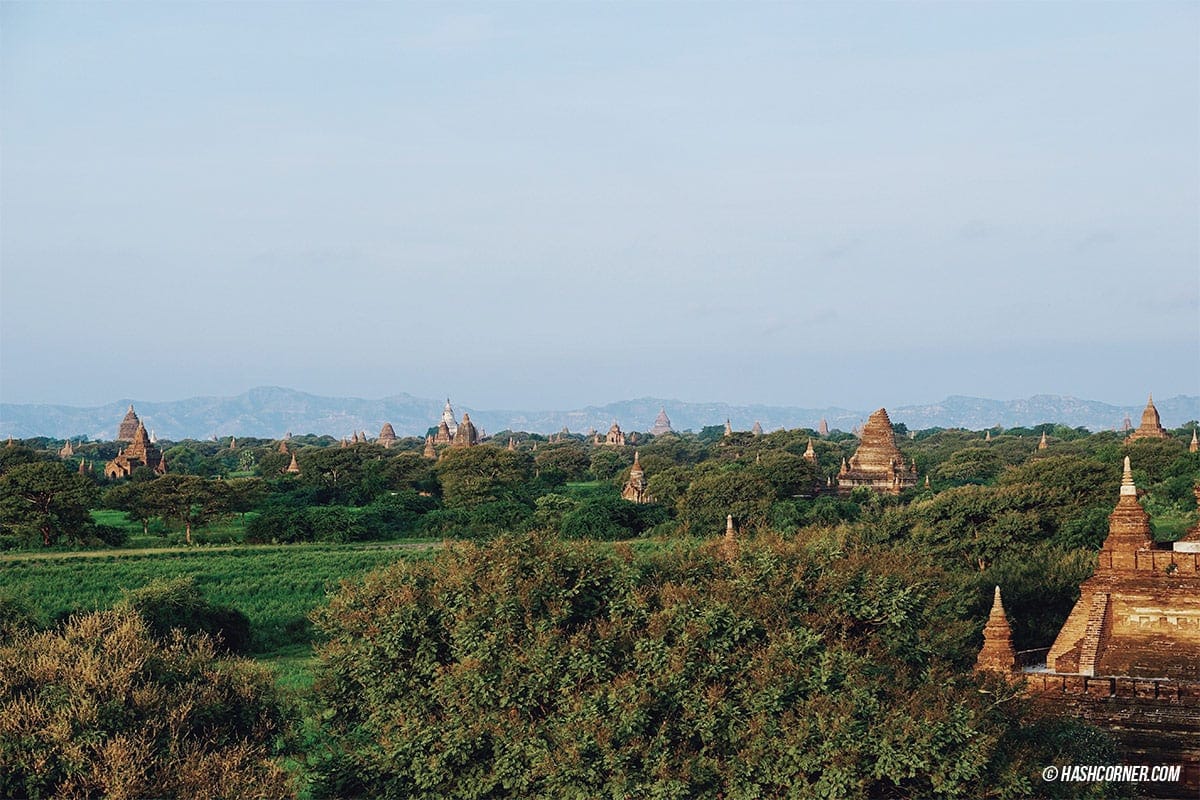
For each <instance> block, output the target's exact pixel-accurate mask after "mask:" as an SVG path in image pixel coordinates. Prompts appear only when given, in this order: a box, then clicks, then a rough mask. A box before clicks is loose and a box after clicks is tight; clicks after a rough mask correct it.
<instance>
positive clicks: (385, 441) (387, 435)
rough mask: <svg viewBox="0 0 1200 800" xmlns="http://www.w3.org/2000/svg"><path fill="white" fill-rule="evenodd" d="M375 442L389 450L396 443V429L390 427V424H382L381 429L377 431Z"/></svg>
mask: <svg viewBox="0 0 1200 800" xmlns="http://www.w3.org/2000/svg"><path fill="white" fill-rule="evenodd" d="M377 441H378V443H379V444H381V445H383V446H384V447H385V448H389V449H390V448H391V446H392V445H394V444H395V443H396V429H395V428H393V427H392V423H390V422H385V423H383V427H382V428H380V429H379V439H378V440H377Z"/></svg>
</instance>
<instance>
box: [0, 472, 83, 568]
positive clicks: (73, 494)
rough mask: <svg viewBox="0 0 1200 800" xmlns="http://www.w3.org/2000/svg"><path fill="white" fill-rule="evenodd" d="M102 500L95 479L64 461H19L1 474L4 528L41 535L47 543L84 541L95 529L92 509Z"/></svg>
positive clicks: (26, 537) (20, 534)
mask: <svg viewBox="0 0 1200 800" xmlns="http://www.w3.org/2000/svg"><path fill="white" fill-rule="evenodd" d="M98 500H99V491H98V490H97V489H96V485H95V484H94V483H92V481H91V479H90V478H88V477H86V476H84V475H79V474H77V473H74V472H71V471H70V470H68V469H67V468H66V467H65V466H63V464H62V462H59V461H40V462H32V463H19V464H16V465H15V466H12V467H11V468H9V469H8V470H7V471H6V472H5V473H4V474H3V475H2V476H0V530H3V531H5V536H12V537H13V538H18V539H24V540H26V541H28V540H29V539H30V538H32V537H34V536H39V537H40V538H41V543H42V545H44V546H46V547H49V546H50V545H51V544H53V543H54V542H55V541H57V540H59V539H61V538H66V539H70V540H72V541H75V542H81V541H83V540H84V539H85V538H86V537H87V535H88V533H89V532H90V531H91V529H92V522H91V518H90V517H89V516H88V509H90V508H92V507H93V506H95V505H96V504H97V502H98ZM10 532H11V533H10Z"/></svg>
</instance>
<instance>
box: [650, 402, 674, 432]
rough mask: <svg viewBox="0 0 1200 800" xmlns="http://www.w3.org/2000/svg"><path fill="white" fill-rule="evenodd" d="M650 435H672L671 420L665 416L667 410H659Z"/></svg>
mask: <svg viewBox="0 0 1200 800" xmlns="http://www.w3.org/2000/svg"><path fill="white" fill-rule="evenodd" d="M650 433H651V434H652V435H654V436H662V435H663V434H664V433H673V431H672V430H671V418H670V417H668V416H667V409H666V408H660V409H659V410H658V416H657V417H655V418H654V426H653V427H651V428H650Z"/></svg>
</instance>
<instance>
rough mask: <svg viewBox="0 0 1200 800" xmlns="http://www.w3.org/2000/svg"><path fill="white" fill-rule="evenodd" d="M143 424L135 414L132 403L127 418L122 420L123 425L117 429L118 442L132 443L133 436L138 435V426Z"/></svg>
mask: <svg viewBox="0 0 1200 800" xmlns="http://www.w3.org/2000/svg"><path fill="white" fill-rule="evenodd" d="M141 424H142V422H141V420H139V419H138V415H137V414H136V413H134V410H133V403H130V404H129V410H128V411H126V412H125V418H124V419H122V420H121V425H120V427H118V428H117V441H118V442H132V441H133V435H134V434H135V433H137V429H138V425H141Z"/></svg>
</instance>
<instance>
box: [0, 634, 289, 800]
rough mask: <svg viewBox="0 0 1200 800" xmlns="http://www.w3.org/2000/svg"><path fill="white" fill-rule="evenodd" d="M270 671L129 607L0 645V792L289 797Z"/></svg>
mask: <svg viewBox="0 0 1200 800" xmlns="http://www.w3.org/2000/svg"><path fill="white" fill-rule="evenodd" d="M283 708H284V707H283V704H282V703H281V700H280V698H279V697H278V695H277V693H276V691H275V689H274V687H273V685H272V676H271V674H270V672H269V671H267V670H266V669H264V668H262V667H259V666H257V665H255V664H252V663H250V662H245V661H220V660H218V657H217V652H216V650H215V649H214V647H213V643H212V641H211V640H209V639H208V638H207V637H204V636H196V637H185V636H183V635H180V634H176V635H174V636H172V637H171V638H170V639H168V640H165V641H164V640H161V639H159V638H156V637H155V636H153V635H152V633H151V631H150V629H149V627H148V626H147V624H146V623H145V621H143V619H142V618H141V617H140V616H138V615H137V614H136V613H133V612H131V611H123V612H122V611H111V612H100V613H94V614H89V615H85V616H80V617H74V618H72V619H70V620H69V621H67V622H66V623H65V624H64V625H63V627H62V628H61V629H59V630H54V631H46V632H30V631H18V632H17V633H15V634H14V635H12V636H11V637H10V638H9V639H8V640H7V641H2V642H0V796H3V797H27V798H31V799H32V800H38V799H39V798H50V797H109V798H139V797H164V798H179V799H180V800H193V799H194V798H214V800H215V799H216V798H261V797H275V798H282V797H289V796H292V794H293V791H292V788H291V781H290V780H289V778H288V776H287V774H286V773H285V772H284V770H283V769H282V768H281V767H280V766H279V765H278V764H277V763H276V762H275V761H274V760H273V758H272V756H273V754H274V750H275V747H276V745H277V744H278V741H279V738H280V736H281V735H283V733H284V730H285V715H284V711H283Z"/></svg>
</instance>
